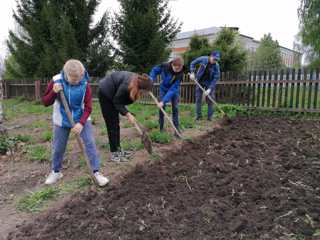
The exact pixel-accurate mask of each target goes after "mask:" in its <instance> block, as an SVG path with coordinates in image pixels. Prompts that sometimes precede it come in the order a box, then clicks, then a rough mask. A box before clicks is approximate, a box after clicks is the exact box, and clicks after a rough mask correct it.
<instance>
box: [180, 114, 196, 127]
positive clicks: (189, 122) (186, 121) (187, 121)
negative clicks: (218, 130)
mask: <svg viewBox="0 0 320 240" xmlns="http://www.w3.org/2000/svg"><path fill="white" fill-rule="evenodd" d="M180 125H181V128H182V129H191V128H195V127H196V122H195V119H194V118H193V117H191V116H183V117H180Z"/></svg>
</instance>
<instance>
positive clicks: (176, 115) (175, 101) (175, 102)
mask: <svg viewBox="0 0 320 240" xmlns="http://www.w3.org/2000/svg"><path fill="white" fill-rule="evenodd" d="M164 95H165V93H163V92H160V101H161V100H162V98H163V97H164ZM178 105H179V95H174V96H173V97H172V99H171V107H172V121H173V124H174V126H175V127H176V128H177V129H178V130H179V107H178ZM165 108H166V106H163V109H165ZM159 125H160V131H162V130H163V126H164V114H163V113H162V112H161V110H160V111H159Z"/></svg>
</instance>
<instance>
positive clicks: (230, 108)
mask: <svg viewBox="0 0 320 240" xmlns="http://www.w3.org/2000/svg"><path fill="white" fill-rule="evenodd" d="M219 107H220V108H221V109H222V110H223V111H224V112H225V113H226V114H227V115H228V117H230V118H233V117H236V116H237V115H238V114H240V115H241V114H246V113H247V110H246V109H245V108H244V107H242V106H237V105H232V104H222V105H219ZM216 113H217V116H218V117H221V116H222V113H221V112H220V111H219V109H217V108H216Z"/></svg>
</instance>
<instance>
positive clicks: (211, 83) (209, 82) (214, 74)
mask: <svg viewBox="0 0 320 240" xmlns="http://www.w3.org/2000/svg"><path fill="white" fill-rule="evenodd" d="M198 64H200V67H199V70H198V72H197V74H196V78H197V79H198V81H199V80H200V79H201V78H202V77H203V75H204V74H205V71H206V67H207V65H208V64H209V57H208V56H202V57H199V58H197V59H195V60H194V61H192V62H191V64H190V71H191V72H195V70H196V66H197V65H198ZM219 79H220V66H219V63H215V64H214V65H213V66H212V70H211V72H210V78H209V79H204V81H203V82H201V84H203V85H205V86H206V87H207V88H210V89H211V90H212V91H213V90H215V87H216V84H217V82H218V81H219Z"/></svg>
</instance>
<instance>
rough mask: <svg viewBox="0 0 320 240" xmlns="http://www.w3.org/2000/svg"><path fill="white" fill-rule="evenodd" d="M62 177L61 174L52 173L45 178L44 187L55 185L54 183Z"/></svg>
mask: <svg viewBox="0 0 320 240" xmlns="http://www.w3.org/2000/svg"><path fill="white" fill-rule="evenodd" d="M62 177H63V174H62V173H61V172H57V173H56V172H54V171H52V172H51V173H50V174H49V176H48V177H47V179H46V181H45V183H44V184H46V185H51V184H55V183H56V182H58V180H59V179H61V178H62Z"/></svg>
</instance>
